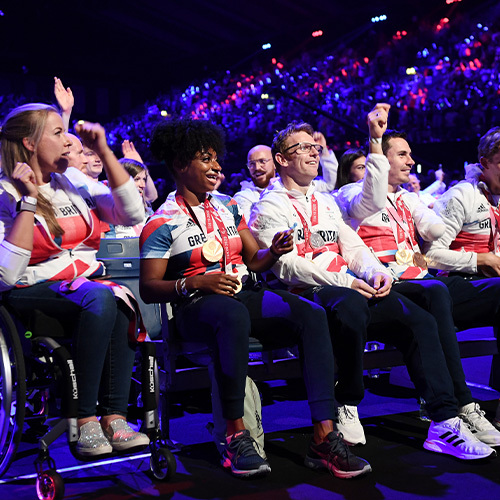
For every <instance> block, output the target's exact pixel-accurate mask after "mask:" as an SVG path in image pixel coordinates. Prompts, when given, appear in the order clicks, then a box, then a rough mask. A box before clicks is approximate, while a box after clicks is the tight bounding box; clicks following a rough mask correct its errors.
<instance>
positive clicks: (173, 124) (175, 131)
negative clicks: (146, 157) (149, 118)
mask: <svg viewBox="0 0 500 500" xmlns="http://www.w3.org/2000/svg"><path fill="white" fill-rule="evenodd" d="M210 148H212V149H213V150H214V151H215V152H216V154H217V159H218V160H219V161H220V160H222V158H223V157H224V155H225V153H226V146H225V141H224V131H223V129H222V128H221V127H219V126H218V125H215V124H214V123H211V122H209V121H207V120H192V119H191V118H173V119H170V120H168V121H164V122H160V123H159V124H158V125H156V127H155V128H154V130H153V136H152V138H151V146H150V149H151V153H152V154H153V156H154V157H155V158H156V159H158V160H160V161H163V162H165V164H166V166H167V168H168V169H169V171H170V172H171V173H172V175H173V176H174V178H175V177H176V171H177V170H179V169H181V168H184V167H186V166H187V165H188V164H189V163H190V162H191V161H192V160H193V159H194V158H195V157H196V155H197V154H198V153H200V152H206V151H208V150H209V149H210Z"/></svg>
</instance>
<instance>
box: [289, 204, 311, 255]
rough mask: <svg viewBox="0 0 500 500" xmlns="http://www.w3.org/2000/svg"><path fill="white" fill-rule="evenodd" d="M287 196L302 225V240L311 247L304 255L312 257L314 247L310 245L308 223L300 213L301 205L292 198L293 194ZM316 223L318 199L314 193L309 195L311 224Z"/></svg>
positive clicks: (306, 245)
mask: <svg viewBox="0 0 500 500" xmlns="http://www.w3.org/2000/svg"><path fill="white" fill-rule="evenodd" d="M288 198H290V201H291V202H292V205H293V208H294V209H295V211H296V212H297V215H298V216H299V219H300V222H301V223H302V227H303V229H304V240H305V247H306V248H307V247H309V248H310V249H311V251H310V252H305V255H304V256H306V257H307V258H310V257H312V255H313V254H314V248H313V247H312V246H311V230H310V229H309V224H308V223H307V221H306V218H305V217H304V216H303V215H302V212H301V210H302V207H301V206H300V204H299V202H298V201H297V200H296V199H295V198H293V196H290V195H289V194H288ZM317 225H318V200H317V199H316V197H315V196H314V194H313V195H312V196H311V226H312V227H314V226H317Z"/></svg>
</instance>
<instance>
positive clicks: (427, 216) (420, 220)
mask: <svg viewBox="0 0 500 500" xmlns="http://www.w3.org/2000/svg"><path fill="white" fill-rule="evenodd" d="M404 199H405V200H407V204H409V205H410V207H411V215H412V218H413V222H414V223H415V226H416V228H417V231H418V233H419V234H420V236H422V238H423V239H424V241H434V240H435V239H437V238H438V237H440V236H441V235H442V234H443V233H444V231H445V229H446V228H445V225H444V223H443V221H442V219H441V217H439V215H437V214H436V213H435V212H434V211H433V210H431V209H430V208H429V207H428V206H427V205H426V204H425V203H424V202H423V201H422V200H421V199H420V198H419V197H418V195H417V194H416V193H405V194H404Z"/></svg>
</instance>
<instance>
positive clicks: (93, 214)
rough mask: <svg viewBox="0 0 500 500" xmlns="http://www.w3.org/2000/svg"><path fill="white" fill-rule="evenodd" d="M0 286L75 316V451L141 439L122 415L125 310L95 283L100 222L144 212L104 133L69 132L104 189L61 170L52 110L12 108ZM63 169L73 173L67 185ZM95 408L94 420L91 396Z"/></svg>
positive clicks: (58, 129)
mask: <svg viewBox="0 0 500 500" xmlns="http://www.w3.org/2000/svg"><path fill="white" fill-rule="evenodd" d="M0 130H1V132H0V141H1V156H2V177H1V180H0V242H1V243H0V290H1V291H3V300H4V301H5V302H6V303H7V304H8V305H10V306H12V307H13V308H14V309H17V310H23V309H24V310H26V308H28V310H29V311H31V310H32V309H38V310H40V311H42V312H44V313H46V314H48V315H49V316H54V317H61V318H62V317H67V318H74V319H75V320H76V321H75V329H74V331H73V353H74V360H75V370H76V380H77V384H78V398H79V399H78V420H77V423H78V427H79V434H80V435H79V439H78V442H77V445H76V451H77V453H79V454H80V455H82V456H86V457H94V456H99V455H103V454H106V453H110V452H111V451H112V450H116V451H122V450H127V449H131V448H135V447H137V446H144V445H147V444H148V443H149V439H148V437H147V436H146V435H144V434H141V433H138V432H134V431H133V430H132V428H131V427H130V426H129V425H128V423H127V421H126V420H125V419H126V416H127V406H128V397H129V388H130V381H131V376H132V367H133V363H134V357H135V349H134V346H133V344H132V343H131V342H130V341H129V337H128V332H129V329H130V328H132V331H133V330H134V329H135V320H134V315H133V314H132V313H133V311H131V310H130V308H129V307H127V306H125V303H124V302H123V301H122V300H120V299H117V298H116V297H115V295H114V291H115V289H116V287H115V288H113V287H110V286H108V285H107V284H104V283H100V282H99V281H98V279H99V277H100V276H103V275H104V274H105V270H104V268H103V266H102V264H101V263H99V262H98V261H97V260H96V252H97V249H98V248H99V242H100V220H101V219H103V220H106V221H108V222H111V223H121V224H132V225H133V224H136V223H138V222H139V221H140V220H142V219H143V217H144V208H143V204H142V200H141V199H140V197H139V195H138V193H137V190H136V189H135V187H134V183H133V181H132V180H131V179H130V176H129V175H128V174H127V172H125V171H124V169H123V168H122V167H121V165H120V164H119V163H118V161H117V159H116V158H115V156H114V155H113V153H112V151H111V149H110V148H109V147H108V145H107V143H106V136H105V132H104V129H103V128H102V127H101V126H100V125H97V124H91V123H84V124H81V125H78V126H77V132H78V133H79V135H80V137H82V138H83V140H84V142H85V143H86V144H87V145H88V146H90V147H91V148H92V149H93V150H95V151H96V152H97V153H98V154H99V156H100V157H101V158H102V159H103V163H104V168H105V170H106V174H107V176H108V179H109V184H110V188H111V191H110V190H109V189H107V188H105V191H102V190H101V191H100V190H99V186H98V185H97V184H95V183H91V182H89V181H88V179H87V177H86V176H84V175H83V174H82V173H81V172H79V171H78V170H76V169H74V168H69V169H68V166H69V160H68V157H69V148H70V146H71V141H70V139H69V138H68V137H67V136H66V134H65V132H64V125H63V122H62V119H61V116H60V115H59V114H58V111H57V110H56V109H55V108H53V107H51V106H46V105H44V104H26V105H24V106H20V107H18V108H15V109H14V110H12V111H11V112H10V113H9V114H8V115H7V117H6V118H5V121H4V123H3V126H2V128H1V129H0ZM68 171H72V176H71V180H70V177H69V175H68ZM98 398H99V404H100V406H101V409H102V413H103V415H102V418H101V420H100V422H99V421H98V419H97V416H96V412H97V399H98Z"/></svg>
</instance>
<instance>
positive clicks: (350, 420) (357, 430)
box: [337, 405, 366, 446]
mask: <svg viewBox="0 0 500 500" xmlns="http://www.w3.org/2000/svg"><path fill="white" fill-rule="evenodd" d="M337 412H338V414H337V417H338V423H337V429H338V431H339V432H341V433H342V436H343V439H344V441H345V442H346V443H347V444H348V445H350V446H355V445H357V444H366V437H365V431H364V430H363V426H362V425H361V422H360V421H359V417H358V408H357V406H349V405H344V406H339V407H338V409H337Z"/></svg>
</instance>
